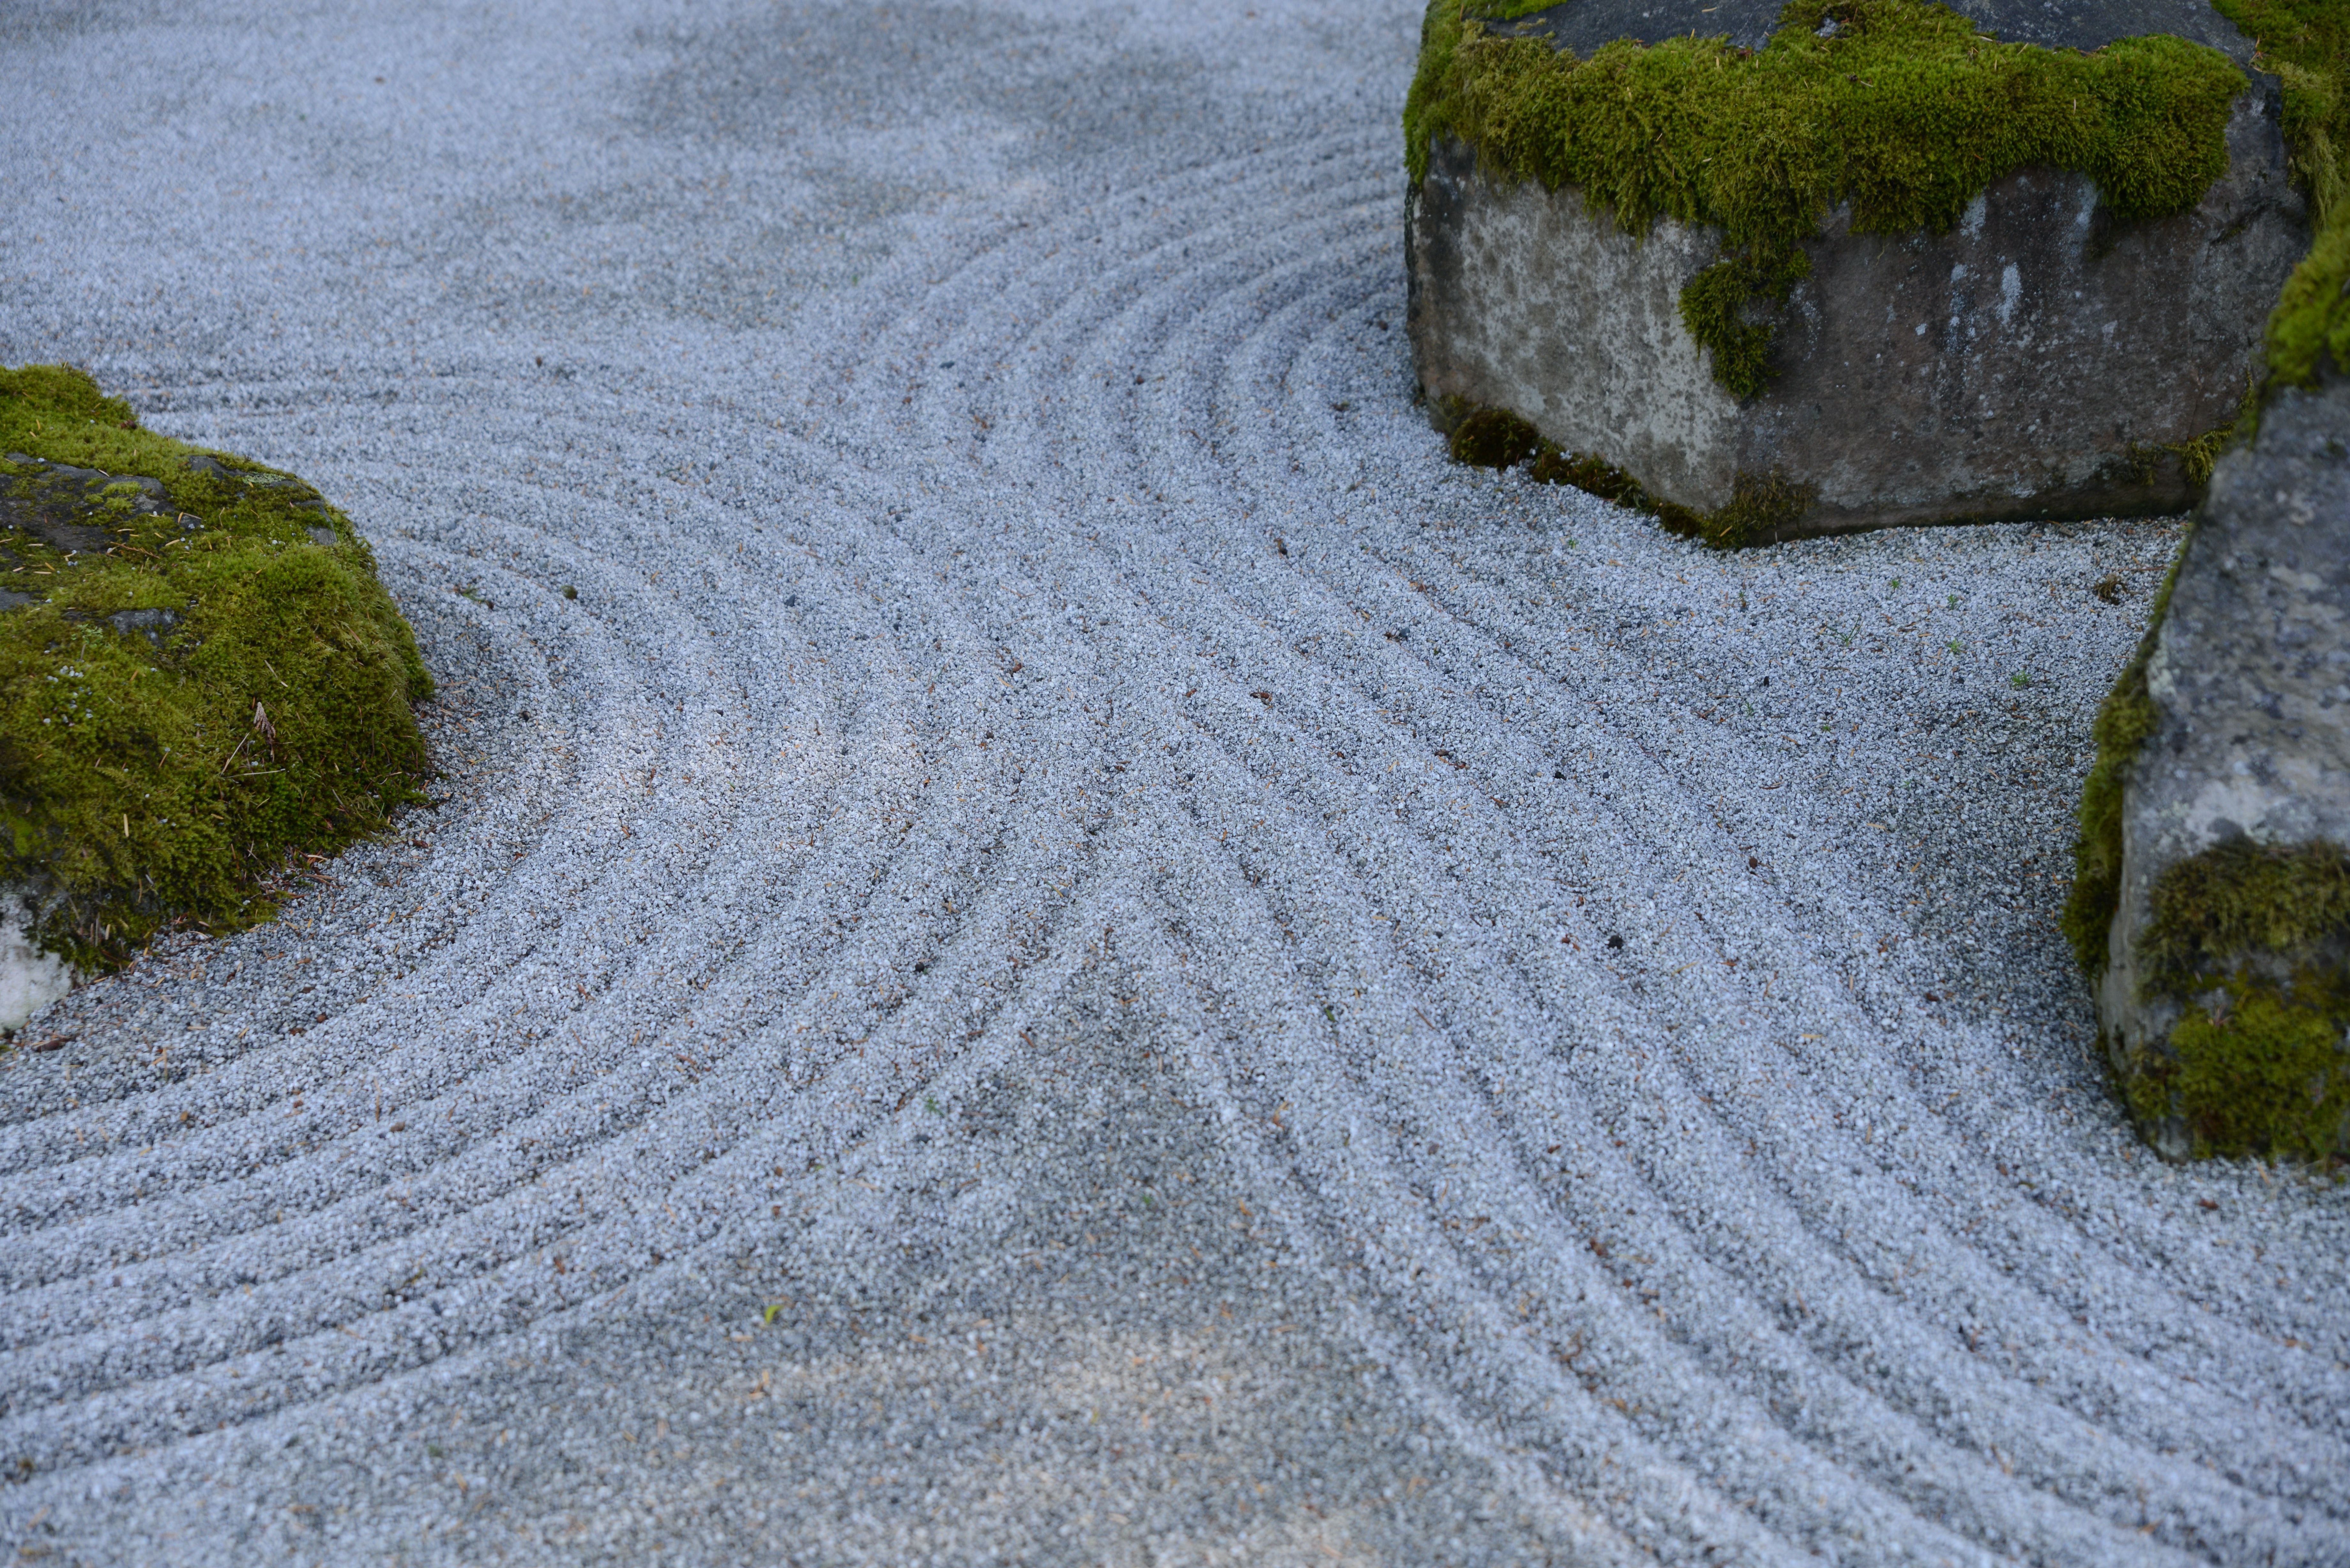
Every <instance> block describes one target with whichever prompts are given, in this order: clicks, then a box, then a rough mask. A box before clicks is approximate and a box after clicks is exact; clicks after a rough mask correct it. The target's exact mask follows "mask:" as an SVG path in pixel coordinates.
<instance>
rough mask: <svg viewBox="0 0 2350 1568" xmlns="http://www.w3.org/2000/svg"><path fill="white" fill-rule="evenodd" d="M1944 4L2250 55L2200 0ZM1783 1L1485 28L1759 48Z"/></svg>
mask: <svg viewBox="0 0 2350 1568" xmlns="http://www.w3.org/2000/svg"><path fill="white" fill-rule="evenodd" d="M1785 9H1786V0H1715V4H1713V5H1704V4H1702V3H1701V0H1565V4H1563V5H1545V6H1544V7H1543V8H1542V9H1541V10H1539V11H1532V12H1528V13H1526V14H1525V15H1523V16H1518V17H1515V18H1513V19H1510V20H1506V21H1496V22H1495V23H1493V24H1492V30H1493V31H1494V32H1496V33H1500V34H1503V35H1506V36H1511V37H1520V38H1524V37H1542V38H1547V39H1549V40H1550V42H1551V43H1553V44H1554V45H1555V46H1556V47H1559V48H1562V49H1572V50H1574V51H1575V53H1576V54H1578V55H1588V54H1591V53H1593V52H1595V51H1596V50H1597V49H1599V48H1601V47H1604V46H1606V45H1608V44H1612V43H1614V42H1615V41H1616V40H1617V39H1618V38H1633V39H1637V40H1638V41H1639V42H1641V43H1644V44H1651V43H1655V42H1656V41H1657V40H1658V39H1659V38H1669V37H1671V36H1675V35H1677V34H1683V33H1690V34H1696V35H1698V36H1702V37H1711V36H1715V35H1717V34H1718V35H1721V36H1725V37H1727V38H1728V39H1729V40H1730V41H1731V43H1733V44H1735V45H1737V46H1738V47H1740V48H1742V49H1759V48H1761V47H1763V45H1764V44H1765V43H1767V42H1769V41H1770V37H1771V35H1772V34H1773V33H1775V32H1777V31H1778V30H1779V16H1780V13H1782V12H1783V11H1784V10H1785ZM1950 9H1951V10H1953V11H1955V12H1957V13H1958V14H1959V15H1960V16H1964V17H1966V18H1967V19H1968V20H1969V21H1970V22H1972V23H1974V24H1975V26H1978V27H1981V29H1982V30H1983V31H1985V32H1987V33H1994V34H1997V35H1998V36H1999V37H2000V39H2001V40H2002V42H2005V43H2010V44H2036V45H2038V46H2039V47H2042V48H2043V49H2099V48H2103V47H2105V46H2106V45H2107V44H2110V43H2112V42H2113V41H2114V40H2115V39H2116V38H2138V37H2144V36H2147V34H2150V33H2167V34H2169V35H2171V36H2174V37H2180V38H2189V39H2192V40H2193V41H2194V42H2196V43H2199V44H2204V45H2208V46H2209V47H2212V48H2215V49H2218V50H2220V52H2221V53H2223V54H2225V55H2227V56H2229V57H2230V58H2232V59H2233V60H2235V61H2236V63H2237V64H2239V65H2244V66H2249V65H2251V62H2252V43H2251V39H2249V38H2247V37H2245V36H2244V35H2243V34H2242V32H2241V31H2240V30H2239V29H2238V28H2237V26H2236V25H2235V24H2234V23H2233V22H2230V21H2229V20H2228V18H2226V17H2225V16H2220V14H2219V13H2218V12H2216V11H2214V10H2212V9H2211V7H2210V5H2209V4H2208V3H2207V0H1950Z"/></svg>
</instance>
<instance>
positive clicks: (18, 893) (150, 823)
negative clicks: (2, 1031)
mask: <svg viewBox="0 0 2350 1568" xmlns="http://www.w3.org/2000/svg"><path fill="white" fill-rule="evenodd" d="M431 691H432V681H431V679H430V677H428V676H427V674H426V673H425V670H424V666H423V662H422V660H421V659H420V658H419V657H418V654H417V650H416V643H415V639H414V638H413V637H412V635H411V633H410V630H409V628H408V624H407V622H406V621H404V620H403V619H401V618H400V612H399V611H398V610H397V609H396V608H395V607H393V605H392V603H391V600H390V597H389V596H388V595H387V594H386V593H385V592H384V590H383V587H382V586H381V585H380V583H379V582H378V581H377V579H376V573H375V561H374V557H373V556H372V555H371V554H370V552H369V549H368V546H367V544H366V542H365V541H363V540H362V539H360V538H359V535H357V533H355V532H354V531H353V529H352V527H351V524H350V521H349V519H348V518H347V517H345V516H344V515H343V514H341V513H340V512H338V511H337V510H336V509H335V508H334V507H333V506H331V505H329V504H328V503H327V502H326V501H325V500H324V499H323V498H321V497H320V496H319V495H318V493H317V491H315V490H313V489H312V488H311V487H310V486H309V485H307V484H306V483H303V482H302V481H300V480H299V479H296V478H295V477H294V476H292V475H290V474H286V473H281V472H276V471H275V470H272V469H268V468H265V467H262V466H261V465H259V464H257V463H253V462H246V461H244V460H243V459H241V458H236V457H232V456H228V455H225V454H223V453H215V452H200V451H198V450H197V449H195V448H193V447H191V446H187V445H185V444H183V443H182V442H180V441H172V440H169V439H167V438H165V437H162V436H159V435H154V434H152V433H150V432H148V431H142V430H140V429H139V428H138V424H137V421H135V420H134V419H133V418H132V416H131V412H130V408H129V406H128V405H127V404H126V403H124V402H122V401H120V400H116V399H112V398H109V397H107V396H105V395H104V394H103V393H102V392H101V391H100V390H99V388H98V387H97V385H96V384H95V383H94V382H92V381H91V380H90V379H89V378H88V376H86V375H84V374H82V373H81V372H79V371H77V370H71V369H63V368H58V367H49V366H34V367H28V368H26V369H16V370H0V827H5V834H0V903H5V908H0V916H7V917H8V919H7V921H6V923H7V924H9V925H12V926H15V927H16V928H18V929H19V932H20V933H23V932H28V933H29V936H30V938H31V941H32V945H33V947H35V948H36V949H38V950H42V951H45V952H46V953H47V954H49V955H53V956H54V957H55V958H58V959H62V960H63V961H67V962H69V963H71V964H73V965H76V966H79V967H83V968H93V967H99V968H102V967H106V966H109V965H111V964H113V963H115V962H119V961H120V960H121V959H123V958H124V957H125V956H127V955H128V953H129V952H130V950H132V949H133V948H134V947H135V946H136V945H137V944H139V943H140V942H141V941H142V940H145V939H146V938H148V937H149V936H151V935H152V934H153V933H154V932H155V930H156V929H158V928H159V927H160V926H161V925H162V924H163V923H165V922H167V921H169V920H172V919H185V920H188V921H191V922H193V923H194V924H196V925H198V926H200V927H202V928H204V929H211V930H214V931H217V930H221V929H228V928H234V927H236V926H240V925H244V924H247V923H250V922H252V921H254V920H255V919H261V918H264V917H265V916H266V915H268V914H269V913H271V912H272V909H273V906H272V904H271V901H270V897H269V888H270V886H271V884H272V880H273V878H274V877H275V875H276V873H277V872H278V871H279V870H280V869H281V868H282V867H283V865H284V862H285V860H286V857H287V856H288V855H289V854H292V853H295V852H298V851H308V852H311V853H324V852H328V851H331V850H333V849H336V848H338V847H340V846H343V845H345V844H347V843H348V842H349V841H350V840H351V839H352V838H354V837H355V836H359V835H361V834H364V833H367V832H369V831H370V830H373V829H375V828H377V827H380V826H381V825H382V824H383V822H384V820H385V817H386V815H387V814H388V813H389V812H390V811H391V810H392V809H393V808H394V807H395V806H397V805H400V804H402V803H404V802H409V801H413V800H417V799H419V798H421V793H420V790H419V781H420V779H421V774H422V771H423V768H424V748H423V743H422V740H421V736H420V734H419V732H418V730H417V726H416V722H415V719H414V717H413V715H412V713H411V707H410V705H411V703H412V702H414V701H419V700H421V699H422V698H424V697H426V696H427V695H429V694H430V692H431ZM12 910H13V914H12V913H11V911H12ZM6 935H7V933H5V932H0V938H5V936H6ZM13 1022H15V1021H13V1020H0V1023H13Z"/></svg>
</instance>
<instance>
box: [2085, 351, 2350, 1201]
mask: <svg viewBox="0 0 2350 1568" xmlns="http://www.w3.org/2000/svg"><path fill="white" fill-rule="evenodd" d="M2146 678H2147V695H2148V697H2150V698H2151V699H2152V701H2153V703H2154V707H2155V710H2156V713H2157V718H2156V720H2155V723H2154V727H2153V729H2152V731H2151V732H2149V733H2148V735H2147V739H2146V741H2145V742H2144V743H2143V744H2142V745H2141V747H2140V748H2139V750H2138V753H2137V757H2136V758H2135V760H2134V761H2133V762H2132V763H2131V765H2130V767H2129V769H2128V772H2127V773H2126V775H2125V778H2124V785H2123V795H2122V800H2123V805H2122V873H2121V887H2120V890H2119V902H2118V907H2117V909H2116V912H2115V916H2114V922H2113V927H2112V929H2111V932H2110V935H2109V937H2108V948H2107V968H2106V972H2105V975H2104V977H2103V978H2102V980H2101V981H2099V983H2098V987H2097V1008H2098V1014H2099V1022H2100V1023H2101V1025H2102V1028H2103V1033H2104V1036H2105V1041H2106V1049H2107V1051H2108V1053H2109V1054H2110V1056H2111V1058H2112V1061H2113V1063H2114V1065H2115V1067H2116V1070H2117V1071H2119V1072H2120V1073H2121V1074H2122V1075H2123V1076H2124V1078H2125V1080H2128V1079H2130V1078H2131V1077H2133V1076H2137V1075H2144V1074H2145V1073H2147V1071H2148V1070H2149V1068H2156V1069H2158V1068H2160V1067H2162V1066H2164V1065H2165V1064H2168V1063H2169V1062H2170V1061H2171V1060H2172V1056H2173V1054H2172V1052H2171V1048H2170V1044H2169V1042H2170V1039H2171V1035H2172V1031H2173V1030H2174V1029H2175V1028H2176V1027H2177V1025H2178V1023H2179V1021H2180V1019H2181V1018H2182V1017H2183V1016H2185V1014H2186V1012H2187V1010H2188V1009H2189V1006H2190V1005H2193V1004H2194V1003H2195V1000H2196V999H2195V997H2194V996H2193V995H2191V994H2181V993H2179V992H2178V991H2176V990H2175V989H2173V988H2171V987H2169V986H2167V985H2166V984H2164V983H2163V981H2162V978H2161V977H2160V976H2158V975H2157V974H2154V973H2151V972H2149V965H2148V963H2147V961H2146V956H2147V955H2146V952H2145V947H2146V944H2147V937H2148V933H2149V929H2150V927H2151V925H2152V922H2153V919H2154V913H2155V910H2154V893H2155V889H2156V888H2157V885H2158V882H2159V881H2160V879H2161V878H2162V877H2163V875H2164V873H2165V872H2166V871H2168V870H2169V869H2170V868H2171V867H2177V866H2178V865H2180V864H2182V863H2184V862H2189V861H2191V860H2193V859H2195V858H2196V857H2202V856H2208V855H2210V853H2211V852H2213V851H2215V850H2221V849H2225V848H2227V847H2229V846H2248V845H2249V846H2266V847H2269V848H2272V849H2275V850H2295V849H2303V848H2304V847H2305V846H2329V845H2330V846H2334V849H2335V850H2336V851H2337V852H2338V850H2339V848H2340V846H2345V845H2350V378H2335V379H2331V380H2329V381H2328V382H2327V383H2326V384H2325V385H2324V387H2323V388H2321V389H2318V390H2316V391H2313V392H2303V391H2298V390H2287V391H2284V392H2282V393H2281V394H2280V395H2278V396H2277V397H2276V398H2275V399H2274V400H2272V402H2271V404H2270V406H2269V408H2268V409H2267V410H2266V411H2265V412H2264V413H2263V414H2262V421H2261V428H2260V434H2259V439H2258V440H2257V441H2256V442H2255V443H2254V444H2253V445H2252V446H2251V447H2250V448H2249V449H2247V450H2243V451H2240V452H2232V453H2230V454H2229V455H2228V456H2227V457H2225V458H2223V459H2222V460H2221V461H2220V466H2219V468H2218V470H2217V472H2214V474H2213V475H2212V480H2211V488H2210V494H2209V495H2208V496H2207V497H2206V499H2205V501H2204V503H2203V506H2202V508H2201V511H2200V512H2199V514H2198V517H2197V521H2196V524H2195V528H2194V531H2193V533H2192V535H2191V536H2190V537H2189V543H2188V545H2187V549H2186V553H2185V555H2184V556H2183V557H2182V559H2181V561H2180V563H2179V566H2178V577H2177V580H2176V583H2175V586H2174V587H2173V588H2172V591H2171V595H2170V600H2169V605H2168V610H2167V612H2166V613H2165V615H2164V618H2163V620H2162V624H2161V625H2160V627H2159V628H2157V630H2156V634H2155V639H2154V643H2153V648H2152V651H2151V653H2150V655H2149V657H2148V659H2147V667H2146ZM2343 934H2344V935H2350V932H2345V933H2343ZM2345 958H2350V953H2345V950H2344V943H2343V941H2342V940H2340V937H2339V936H2337V937H2334V938H2321V939H2320V940H2317V941H2316V942H2315V943H2314V944H2313V945H2311V946H2309V947H2307V948H2306V949H2304V950H2286V951H2274V950H2260V949H2257V948H2248V949H2246V950H2243V951H2241V952H2240V953H2236V954H2232V955H2226V956H2224V957H2223V959H2222V961H2221V962H2220V964H2219V965H2217V966H2215V967H2217V968H2219V969H2220V970H2223V971H2224V970H2225V969H2226V968H2227V967H2228V966H2229V965H2230V964H2231V963H2237V962H2241V963H2243V964H2246V965H2249V966H2250V967H2251V970H2252V971H2255V972H2256V973H2259V974H2261V975H2262V976H2264V977H2265V978H2266V979H2267V980H2268V981H2272V982H2274V983H2278V984H2292V983H2298V984H2299V985H2300V986H2301V987H2302V988H2303V989H2304V990H2306V989H2308V988H2309V987H2310V986H2311V984H2312V983H2313V982H2314V983H2315V984H2316V986H2317V988H2318V989H2320V990H2323V989H2324V987H2325V986H2326V985H2328V984H2331V985H2332V986H2334V987H2339V988H2350V969H2345ZM2296 977H2298V978H2297V981H2296ZM2329 977H2330V978H2329ZM2345 995H2350V991H2345ZM2345 1048H2350V1046H2345ZM2155 1120H2156V1125H2154V1126H2152V1127H2149V1128H2148V1129H2147V1130H2148V1131H2149V1134H2150V1135H2151V1136H2152V1137H2153V1138H2154V1141H2155V1143H2156V1145H2157V1147H2158V1148H2159V1149H2161V1150H2162V1152H2164V1153H2166V1154H2168V1155H2171V1156H2173V1157H2178V1156H2183V1155H2185V1154H2186V1153H2188V1152H2189V1144H2190V1142H2191V1132H2192V1129H2191V1128H2190V1127H2189V1126H2188V1125H2187V1124H2186V1123H2185V1122H2184V1121H2182V1120H2181V1119H2180V1118H2178V1117H2177V1116H2161V1117H2158V1118H2155ZM2340 1147H2341V1148H2342V1149H2343V1151H2344V1152H2350V1127H2345V1128H2344V1131H2343V1140H2342V1141H2341V1143H2340Z"/></svg>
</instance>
